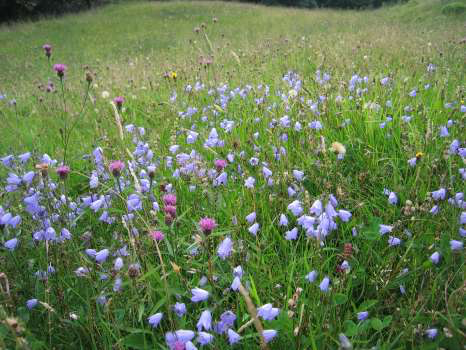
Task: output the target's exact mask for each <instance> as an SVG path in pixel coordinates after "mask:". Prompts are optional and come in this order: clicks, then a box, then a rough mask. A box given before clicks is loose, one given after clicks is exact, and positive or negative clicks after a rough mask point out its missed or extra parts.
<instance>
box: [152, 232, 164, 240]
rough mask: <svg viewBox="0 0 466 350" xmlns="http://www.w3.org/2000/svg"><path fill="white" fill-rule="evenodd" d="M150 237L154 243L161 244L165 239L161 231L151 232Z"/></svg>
mask: <svg viewBox="0 0 466 350" xmlns="http://www.w3.org/2000/svg"><path fill="white" fill-rule="evenodd" d="M149 235H150V236H151V238H152V239H153V240H154V241H157V242H160V241H163V239H164V238H165V236H164V234H163V233H162V232H161V231H151V232H149Z"/></svg>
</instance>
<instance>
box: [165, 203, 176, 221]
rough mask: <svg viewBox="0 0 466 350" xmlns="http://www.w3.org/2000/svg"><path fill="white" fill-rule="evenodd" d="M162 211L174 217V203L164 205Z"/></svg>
mask: <svg viewBox="0 0 466 350" xmlns="http://www.w3.org/2000/svg"><path fill="white" fill-rule="evenodd" d="M163 211H164V212H165V214H167V215H170V216H171V217H172V218H174V217H176V207H175V206H174V205H166V206H165V208H163Z"/></svg>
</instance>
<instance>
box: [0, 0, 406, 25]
mask: <svg viewBox="0 0 466 350" xmlns="http://www.w3.org/2000/svg"><path fill="white" fill-rule="evenodd" d="M114 1H116V0H0V22H7V21H15V20H17V19H21V18H36V17H38V16H41V15H59V14H62V13H65V12H73V11H79V10H83V9H90V8H92V7H95V6H99V5H102V4H105V3H109V2H114ZM239 1H243V2H252V3H260V4H265V5H281V6H294V7H306V8H315V7H337V8H367V7H378V6H381V5H382V3H384V2H395V1H399V0H239Z"/></svg>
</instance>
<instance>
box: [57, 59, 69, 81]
mask: <svg viewBox="0 0 466 350" xmlns="http://www.w3.org/2000/svg"><path fill="white" fill-rule="evenodd" d="M67 68H68V67H67V66H66V65H65V64H62V63H57V64H54V65H53V70H54V71H55V72H57V75H58V77H59V78H60V79H62V78H63V77H64V76H65V72H66V70H67Z"/></svg>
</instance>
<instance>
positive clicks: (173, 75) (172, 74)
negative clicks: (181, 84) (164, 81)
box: [170, 71, 176, 80]
mask: <svg viewBox="0 0 466 350" xmlns="http://www.w3.org/2000/svg"><path fill="white" fill-rule="evenodd" d="M170 78H172V79H173V80H175V79H176V72H175V71H172V72H171V73H170Z"/></svg>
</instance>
